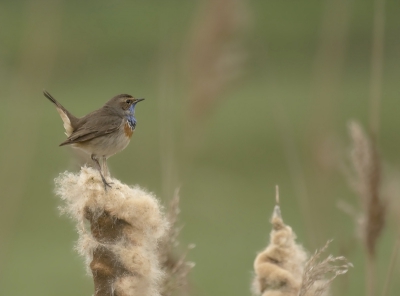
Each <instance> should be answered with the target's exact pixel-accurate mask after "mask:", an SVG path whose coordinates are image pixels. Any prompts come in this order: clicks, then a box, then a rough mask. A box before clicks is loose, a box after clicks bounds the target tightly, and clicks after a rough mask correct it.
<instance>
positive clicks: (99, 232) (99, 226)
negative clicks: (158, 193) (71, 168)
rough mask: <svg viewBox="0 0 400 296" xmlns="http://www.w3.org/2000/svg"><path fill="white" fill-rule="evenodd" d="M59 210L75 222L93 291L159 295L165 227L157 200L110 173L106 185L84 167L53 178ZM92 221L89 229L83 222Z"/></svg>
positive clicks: (102, 295)
mask: <svg viewBox="0 0 400 296" xmlns="http://www.w3.org/2000/svg"><path fill="white" fill-rule="evenodd" d="M55 181H56V192H57V194H58V195H59V196H60V198H61V199H62V200H63V201H64V205H63V206H62V207H61V211H62V213H66V214H68V215H69V216H70V217H71V218H72V219H73V220H75V222H76V223H77V230H78V234H79V239H78V242H77V246H76V249H77V250H78V252H79V254H80V255H82V256H83V257H85V259H86V264H87V268H88V273H90V271H89V268H90V270H91V273H92V275H93V280H94V288H95V293H94V295H96V296H105V295H124V296H125V295H141V296H159V295H160V292H159V284H160V282H161V280H162V278H163V272H162V270H161V268H160V264H159V257H158V243H159V240H160V239H161V237H163V236H164V234H165V233H166V230H167V229H168V222H167V221H166V219H165V217H164V216H163V214H162V212H161V209H160V205H159V203H158V200H157V199H156V198H155V197H154V196H153V195H152V194H150V193H148V192H146V191H144V190H142V189H141V188H139V187H129V186H127V185H125V184H122V183H121V182H120V181H119V180H116V179H113V180H112V181H113V182H114V184H113V185H112V188H110V189H107V191H105V190H104V186H103V183H102V181H101V179H100V175H99V173H98V171H96V170H94V169H92V168H88V167H83V168H82V169H81V171H80V172H79V173H78V174H73V173H69V172H65V173H63V174H61V175H60V176H59V177H58V178H57V179H56V180H55ZM85 220H88V221H89V222H90V231H89V230H88V229H86V228H85Z"/></svg>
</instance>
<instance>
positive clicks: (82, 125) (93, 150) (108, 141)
mask: <svg viewBox="0 0 400 296" xmlns="http://www.w3.org/2000/svg"><path fill="white" fill-rule="evenodd" d="M43 93H44V95H45V97H46V98H48V99H49V100H50V101H51V102H52V103H53V104H54V105H55V106H56V109H57V111H58V113H59V114H60V116H61V119H62V120H63V122H64V128H65V134H66V135H67V136H68V138H67V139H66V140H65V141H64V142H62V143H61V144H60V146H64V145H72V146H73V147H75V148H79V149H81V150H83V151H85V152H86V153H88V154H90V156H91V158H92V159H93V161H94V162H95V163H96V165H97V167H98V169H99V171H100V175H101V178H102V180H103V183H104V186H105V187H107V186H110V184H109V183H107V182H106V180H105V178H104V175H106V176H108V167H107V158H108V157H110V156H112V155H114V154H116V153H118V152H120V151H121V150H123V149H125V147H126V146H127V145H128V144H129V141H130V138H131V137H132V134H133V131H134V130H135V127H136V118H135V106H136V103H138V102H140V101H142V100H144V99H135V98H134V97H132V96H131V95H128V94H121V95H117V96H115V97H113V98H112V99H110V100H109V101H108V102H107V103H106V104H105V105H104V106H103V107H101V108H100V109H98V110H95V111H93V112H91V113H89V114H87V115H85V116H84V117H82V118H77V117H75V116H74V115H72V114H71V113H70V112H69V111H68V110H67V109H65V108H64V107H63V106H62V105H61V104H60V103H59V102H58V101H57V100H56V99H54V97H53V96H52V95H50V94H49V93H48V92H47V91H43ZM99 158H101V159H102V165H100V163H99ZM103 174H104V175H103ZM110 187H111V186H110Z"/></svg>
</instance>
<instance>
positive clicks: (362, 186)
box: [349, 122, 386, 296]
mask: <svg viewBox="0 0 400 296" xmlns="http://www.w3.org/2000/svg"><path fill="white" fill-rule="evenodd" d="M349 132H350V136H351V139H352V144H353V147H352V152H351V161H352V165H353V169H354V172H355V174H354V177H353V178H351V180H350V181H351V184H352V187H353V188H354V190H355V191H356V193H357V194H358V196H359V200H360V203H361V208H362V213H361V214H360V215H361V219H358V221H360V222H359V232H360V233H359V235H360V237H361V239H362V242H363V246H364V248H365V250H366V255H367V256H366V258H367V265H366V280H365V283H366V290H367V294H368V295H371V296H372V295H375V290H376V288H375V279H376V276H375V261H376V245H377V242H378V238H379V236H380V235H381V233H382V230H383V227H384V224H385V217H386V203H385V201H384V200H383V198H382V195H381V192H380V187H381V164H380V158H379V154H378V151H377V148H376V143H375V141H371V140H370V139H369V138H368V137H367V135H366V134H365V132H364V131H363V129H362V127H361V125H360V124H359V123H357V122H351V123H350V125H349Z"/></svg>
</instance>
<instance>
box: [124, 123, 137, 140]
mask: <svg viewBox="0 0 400 296" xmlns="http://www.w3.org/2000/svg"><path fill="white" fill-rule="evenodd" d="M134 130H135V127H134V126H132V125H131V124H130V122H129V121H126V122H125V125H124V132H125V136H127V137H128V138H129V139H130V138H131V137H132V135H133V131H134Z"/></svg>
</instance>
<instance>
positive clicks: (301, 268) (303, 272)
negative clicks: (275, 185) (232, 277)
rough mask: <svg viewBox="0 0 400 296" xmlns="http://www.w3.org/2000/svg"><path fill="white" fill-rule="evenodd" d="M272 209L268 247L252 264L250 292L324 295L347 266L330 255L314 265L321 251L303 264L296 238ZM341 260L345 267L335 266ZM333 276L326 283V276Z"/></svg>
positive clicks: (279, 295) (268, 295)
mask: <svg viewBox="0 0 400 296" xmlns="http://www.w3.org/2000/svg"><path fill="white" fill-rule="evenodd" d="M278 201H279V197H278V193H277V205H276V206H275V208H274V211H273V214H272V219H271V224H272V231H271V233H270V243H269V245H268V246H267V248H266V249H265V250H264V251H262V252H261V253H259V254H258V255H257V257H256V260H255V262H254V270H255V278H254V281H253V292H254V293H255V294H256V295H262V296H298V295H302V296H320V295H327V293H328V288H329V285H330V284H331V282H332V281H333V280H334V278H336V276H337V275H339V274H343V273H345V272H347V270H348V268H349V267H350V266H351V264H350V263H348V262H347V261H346V259H345V258H344V257H332V256H331V255H330V256H329V257H328V258H327V259H325V260H323V261H322V262H317V261H318V259H319V257H320V255H321V253H322V251H324V250H325V249H326V247H327V245H326V246H325V247H324V248H322V249H321V250H320V251H317V252H316V253H315V254H314V256H312V257H311V258H310V259H309V260H308V261H307V262H306V260H307V255H306V252H305V251H304V249H303V247H302V246H301V245H299V244H297V243H296V234H295V233H294V232H293V230H292V228H291V227H290V226H288V225H286V224H285V223H284V222H283V219H282V215H281V210H280V207H279V204H278ZM339 260H342V261H345V263H344V264H343V265H341V266H335V265H334V264H333V263H335V262H337V261H339ZM329 273H333V274H334V275H333V276H332V277H331V278H329V279H326V276H327V274H329Z"/></svg>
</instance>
